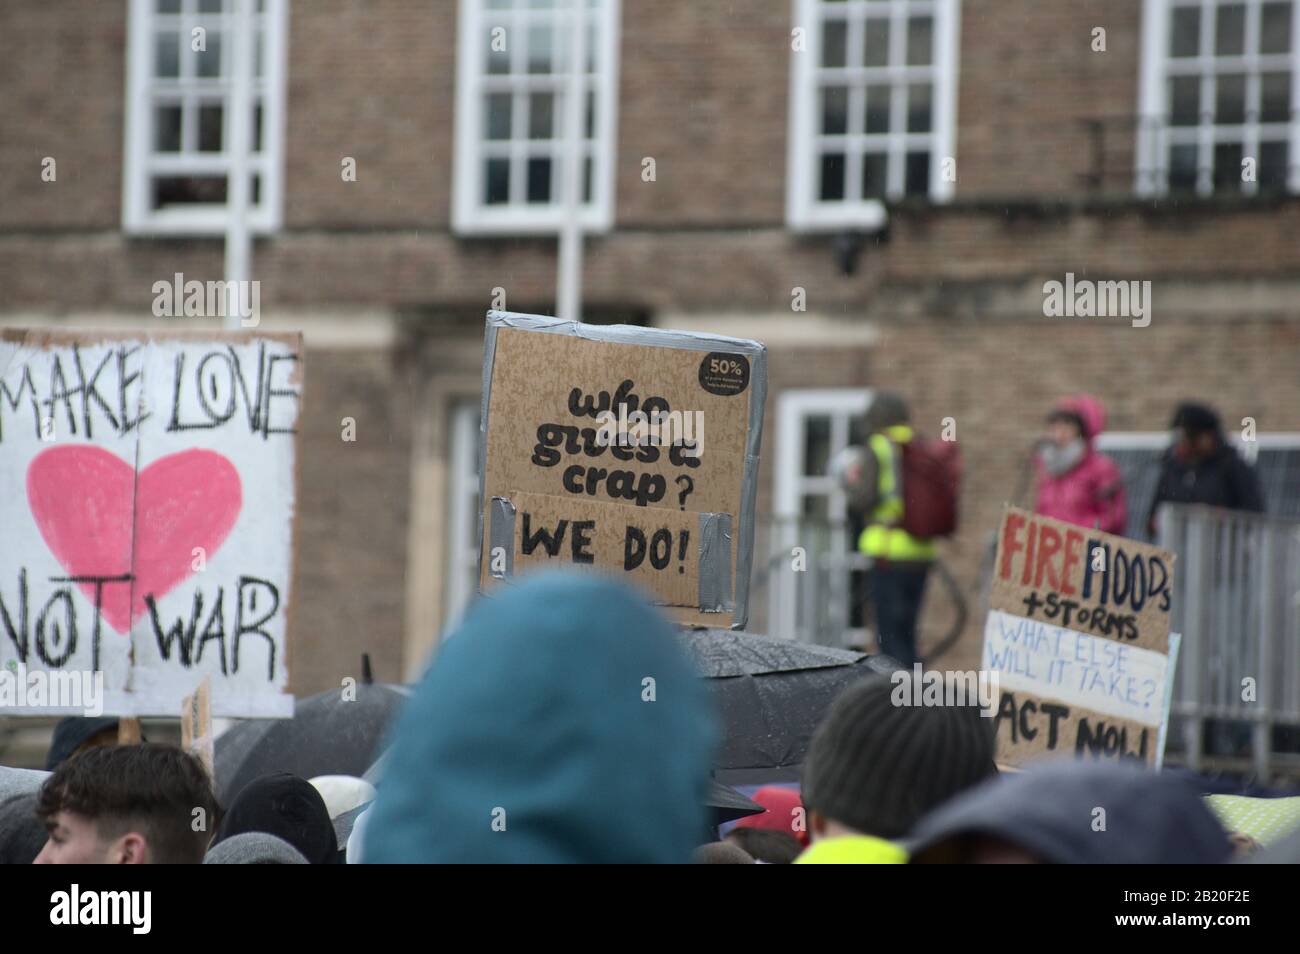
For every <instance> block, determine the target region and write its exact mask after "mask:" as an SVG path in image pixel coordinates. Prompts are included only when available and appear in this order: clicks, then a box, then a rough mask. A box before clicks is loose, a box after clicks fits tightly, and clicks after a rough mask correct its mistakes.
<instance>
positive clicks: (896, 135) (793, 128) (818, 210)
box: [786, 0, 961, 232]
mask: <svg viewBox="0 0 1300 954" xmlns="http://www.w3.org/2000/svg"><path fill="white" fill-rule="evenodd" d="M793 2H794V27H795V29H797V30H798V29H802V30H803V40H804V48H803V49H802V50H796V49H793V41H792V49H791V52H790V109H789V137H788V144H787V148H788V155H787V165H788V174H787V177H786V223H787V225H789V227H790V228H791V229H794V230H795V231H801V232H812V231H835V230H840V229H850V228H851V229H864V230H876V229H879V228H881V227H883V225H884V224H885V220H886V218H887V216H886V212H885V203H884V202H881V201H880V200H879V199H874V198H873V199H864V198H862V197H861V195H860V193H861V189H862V175H861V156H862V148H863V146H864V145H865V142H866V134H865V133H863V132H861V131H859V130H860V128H861V123H862V118H861V117H862V111H863V110H862V106H861V103H862V100H861V93H860V88H861V84H862V82H863V81H864V80H865V79H866V78H867V77H868V76H870V75H871V74H881V73H882V72H883V71H886V70H887V71H888V82H889V83H890V84H891V85H893V86H894V89H893V90H892V96H893V99H892V103H891V110H890V112H891V116H892V117H898V118H899V119H898V121H900V122H902V123H903V124H904V126H905V124H906V111H905V109H904V107H903V93H904V92H905V89H904V86H905V83H906V78H905V77H906V76H907V75H908V74H909V73H918V74H926V75H929V76H932V79H933V88H932V91H931V110H932V112H931V116H930V131H929V132H927V133H909V132H906V130H905V128H904V129H898V130H896V129H894V128H893V127H892V126H891V129H890V131H889V132H888V133H876V134H872V135H871V139H872V141H877V142H879V141H884V142H885V144H886V150H887V152H888V153H889V154H890V155H891V156H892V155H893V154H895V153H902V154H903V155H905V154H906V152H907V148H908V146H909V145H911V146H917V145H920V144H922V143H924V144H925V147H926V148H927V149H929V151H930V177H929V178H930V181H929V198H930V201H931V202H936V203H939V202H948V201H950V200H951V199H952V197H953V195H954V193H955V191H956V183H955V182H952V181H945V177H944V175H943V171H944V170H943V162H944V159H953V160H954V161H955V160H956V155H957V153H956V146H957V81H958V77H959V75H960V36H961V0H932V8H933V16H934V50H933V62H932V64H931V65H930V66H924V67H907V66H889V67H852V68H850V67H844V68H836V71H837V72H838V73H840V74H842V75H843V77H844V78H845V79H846V80H848V81H849V85H850V87H851V91H850V94H849V107H848V122H849V127H848V135H847V136H846V137H845V140H846V147H847V148H846V169H845V187H846V194H845V198H844V199H840V200H836V201H832V202H822V201H821V200H819V199H818V198H817V196H816V189H817V181H818V150H817V147H816V143H817V140H818V139H819V138H820V136H821V134H820V133H819V132H818V120H819V108H818V103H819V97H818V95H817V81H818V71H819V67H818V64H819V63H820V62H821V42H822V31H821V21H822V17H821V11H822V10H823V9H828V10H834V11H837V12H847V13H848V14H849V23H850V26H849V33H848V40H847V43H848V48H849V49H853V48H855V47H854V44H855V43H859V45H860V41H859V40H858V38H859V37H860V36H861V26H860V24H861V22H862V15H863V14H864V13H865V12H868V11H870V12H871V13H872V14H873V15H880V14H882V13H885V12H888V14H889V17H890V20H891V27H890V38H889V39H890V57H889V60H890V63H901V62H903V60H904V59H905V52H906V36H905V32H904V31H903V30H902V29H900V24H901V23H902V22H905V21H906V19H907V17H908V15H909V14H911V15H915V14H916V13H918V12H924V8H920V7H918V5H917V4H915V3H909V2H908V0H841V2H837V3H833V4H830V3H824V2H822V0H793ZM888 168H889V171H888V173H887V174H888V176H889V184H888V188H887V196H888V201H895V200H896V199H899V198H901V197H902V196H903V189H904V185H905V172H906V170H905V166H904V164H903V163H901V162H897V161H892V160H891V161H890V162H889V164H888Z"/></svg>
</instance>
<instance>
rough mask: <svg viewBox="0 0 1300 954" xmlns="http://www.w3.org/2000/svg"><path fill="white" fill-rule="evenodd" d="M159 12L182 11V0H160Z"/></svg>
mask: <svg viewBox="0 0 1300 954" xmlns="http://www.w3.org/2000/svg"><path fill="white" fill-rule="evenodd" d="M158 12H159V13H180V12H181V0H158Z"/></svg>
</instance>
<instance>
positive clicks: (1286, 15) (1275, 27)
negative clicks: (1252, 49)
mask: <svg viewBox="0 0 1300 954" xmlns="http://www.w3.org/2000/svg"><path fill="white" fill-rule="evenodd" d="M1259 52H1261V53H1289V52H1291V0H1287V2H1286V3H1266V4H1264V5H1263V7H1261V8H1260V14H1259Z"/></svg>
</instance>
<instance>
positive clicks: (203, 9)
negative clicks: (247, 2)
mask: <svg viewBox="0 0 1300 954" xmlns="http://www.w3.org/2000/svg"><path fill="white" fill-rule="evenodd" d="M221 7H222V0H199V13H220V12H221Z"/></svg>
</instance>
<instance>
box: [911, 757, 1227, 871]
mask: <svg viewBox="0 0 1300 954" xmlns="http://www.w3.org/2000/svg"><path fill="white" fill-rule="evenodd" d="M1098 809H1103V810H1104V815H1103V814H1099V813H1098ZM967 835H988V836H992V837H994V838H997V839H999V840H1001V841H1004V842H1007V843H1009V844H1012V845H1015V846H1016V847H1018V848H1020V849H1022V850H1023V851H1025V852H1027V853H1029V854H1030V855H1032V856H1034V857H1035V858H1036V859H1037V860H1039V861H1040V862H1045V863H1048V864H1220V863H1222V862H1225V861H1227V860H1228V859H1229V856H1230V855H1231V854H1232V847H1231V845H1230V844H1229V842H1228V836H1227V833H1226V832H1224V830H1223V828H1222V827H1220V825H1219V822H1218V820H1217V819H1216V818H1215V817H1214V813H1213V812H1212V811H1211V810H1210V808H1209V806H1207V805H1206V804H1205V801H1204V799H1202V798H1201V797H1200V795H1199V794H1198V793H1197V792H1196V790H1195V789H1194V788H1192V787H1191V786H1190V785H1189V784H1188V783H1187V781H1186V780H1185V779H1182V778H1178V777H1175V776H1171V775H1163V774H1159V773H1155V772H1149V771H1146V770H1144V769H1141V768H1137V767H1133V766H1130V765H1124V764H1115V763H1102V762H1078V761H1074V760H1067V761H1058V762H1046V763H1042V764H1038V765H1034V766H1032V767H1030V769H1029V770H1028V771H1026V772H1023V773H1019V774H1014V775H1002V776H999V777H998V778H996V779H993V780H991V781H989V782H986V783H985V784H983V785H981V786H979V787H978V788H975V789H972V790H970V791H969V792H966V793H964V794H962V795H959V796H957V798H955V799H953V800H952V801H951V802H949V803H948V804H946V805H944V806H942V807H941V808H938V809H936V810H935V811H934V812H933V813H931V814H930V815H929V816H928V817H926V818H924V819H922V821H921V822H920V824H919V825H918V826H917V827H916V831H915V833H914V838H913V839H912V846H911V847H912V860H913V862H914V863H922V864H924V863H928V862H936V861H939V862H942V861H952V860H960V852H959V851H955V849H956V848H957V846H958V844H959V842H960V841H961V840H962V839H963V837H964V836H967Z"/></svg>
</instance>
